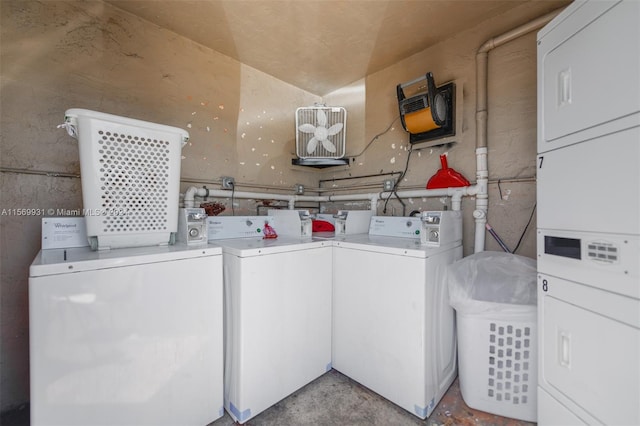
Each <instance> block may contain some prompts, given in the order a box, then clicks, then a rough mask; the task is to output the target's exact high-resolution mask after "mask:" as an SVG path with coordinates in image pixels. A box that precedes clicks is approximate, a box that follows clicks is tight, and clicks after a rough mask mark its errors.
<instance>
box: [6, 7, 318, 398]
mask: <svg viewBox="0 0 640 426" xmlns="http://www.w3.org/2000/svg"><path fill="white" fill-rule="evenodd" d="M0 12H1V21H0V22H1V26H2V28H1V31H2V33H1V45H0V47H1V51H0V53H1V67H2V69H1V71H2V81H1V99H0V101H1V103H2V104H1V107H2V115H1V118H0V119H1V122H0V125H1V128H2V135H1V138H2V140H1V143H2V144H1V159H0V160H1V165H2V167H3V168H5V169H6V168H17V169H30V170H44V171H54V172H62V173H70V174H78V173H79V159H78V148H77V141H76V140H75V139H72V138H71V137H69V136H68V135H67V134H66V132H65V131H64V130H58V129H56V125H58V124H60V123H62V122H63V120H64V111H65V110H66V109H68V108H87V109H93V110H97V111H102V112H108V113H113V114H116V115H123V116H129V117H133V118H138V119H143V120H148V121H152V122H157V123H162V124H167V125H171V126H176V127H181V128H183V129H185V130H188V131H189V133H190V141H189V143H188V145H187V146H185V148H184V149H183V152H182V154H183V157H184V159H183V162H182V176H183V178H186V179H195V180H204V181H210V182H217V181H218V180H219V178H220V176H223V175H228V176H234V177H235V178H236V179H237V180H239V181H242V182H249V183H260V184H268V185H278V186H289V187H293V185H294V184H295V183H302V184H305V185H307V186H309V185H311V184H312V182H315V178H313V174H309V173H305V171H304V170H296V169H294V168H293V167H292V166H291V155H290V153H291V152H295V146H294V140H293V138H294V132H293V127H294V124H293V119H294V115H293V114H294V111H295V108H296V107H298V106H300V105H309V104H313V102H316V101H319V100H320V99H319V97H317V96H315V95H312V94H310V93H308V92H305V91H303V90H300V89H298V88H296V87H294V86H291V85H289V84H286V83H283V82H282V81H279V80H277V79H275V78H273V77H270V76H268V75H266V74H264V73H261V72H259V71H257V70H255V69H252V68H250V67H247V66H244V65H242V64H240V63H239V62H237V61H235V60H233V59H230V58H229V57H226V56H224V55H221V54H219V53H217V52H214V51H211V50H210V49H207V48H204V47H202V46H200V45H198V44H196V43H194V42H192V41H190V40H187V39H185V38H183V37H180V36H178V35H176V34H174V33H171V32H169V31H166V30H163V29H162V28H159V27H157V26H154V25H151V24H149V23H147V22H146V21H143V20H141V19H139V18H137V17H134V16H132V15H130V14H127V13H124V12H122V11H120V10H118V9H116V8H114V7H112V6H109V5H107V4H104V3H102V2H75V1H68V2H59V1H47V2H34V1H22V2H21V1H18V2H16V1H3V2H2V5H1V9H0ZM0 184H1V185H2V186H1V200H0V209H6V210H5V212H9V213H7V214H5V215H3V216H1V217H0V221H1V223H0V226H1V233H2V234H1V238H0V251H1V261H2V271H1V274H2V281H1V287H0V290H1V296H2V311H1V318H0V321H1V324H2V349H1V354H0V355H1V364H0V372H1V378H0V395H1V397H2V401H1V406H0V410H4V409H6V408H9V407H12V406H15V405H17V404H20V403H23V402H25V401H28V399H29V391H28V390H29V384H28V380H29V373H28V371H29V370H28V362H29V356H28V292H27V283H28V266H29V264H30V263H31V261H32V260H33V258H34V256H35V255H36V253H37V252H38V250H39V247H40V219H41V216H38V217H36V216H30V217H24V216H17V215H16V214H12V213H10V211H12V209H20V208H41V209H44V210H48V209H49V208H54V209H57V208H65V209H77V208H81V207H82V198H81V190H80V181H79V179H76V178H66V177H52V176H39V175H28V174H23V173H18V174H16V173H2V174H1V180H0ZM189 185H190V183H188V182H185V183H183V185H182V186H183V188H184V187H186V186H189ZM313 185H315V183H314V184H313ZM211 186H212V187H214V186H215V185H211ZM222 201H223V202H224V203H225V204H227V205H229V203H230V200H222ZM258 203H259V202H258V201H251V200H248V201H244V202H238V203H237V204H239V212H244V213H254V212H255V208H256V205H257V204H258ZM229 207H230V206H229Z"/></svg>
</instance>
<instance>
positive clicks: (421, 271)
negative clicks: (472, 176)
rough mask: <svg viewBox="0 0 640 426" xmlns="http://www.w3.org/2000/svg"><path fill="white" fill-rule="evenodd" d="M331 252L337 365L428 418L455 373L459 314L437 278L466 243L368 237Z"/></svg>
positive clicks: (339, 244) (340, 244)
mask: <svg viewBox="0 0 640 426" xmlns="http://www.w3.org/2000/svg"><path fill="white" fill-rule="evenodd" d="M333 250H334V253H333V367H334V368H335V369H336V370H338V371H340V372H341V373H343V374H345V375H347V376H349V377H350V378H352V379H354V380H356V381H357V382H359V383H361V384H362V385H364V386H366V387H368V388H369V389H371V390H373V391H375V392H376V393H378V394H380V395H382V396H383V397H385V398H386V399H388V400H390V401H391V402H393V403H395V404H397V405H399V406H400V407H402V408H404V409H405V410H407V411H409V412H411V413H413V414H415V415H416V416H418V417H420V418H423V419H424V418H425V417H428V416H429V415H430V414H431V412H432V411H433V409H434V408H435V406H436V404H437V403H438V401H439V400H440V399H441V398H442V396H443V395H444V393H445V392H446V390H447V389H448V387H449V386H450V385H451V383H452V381H453V380H454V378H455V376H456V373H457V369H456V341H455V318H454V315H455V314H454V311H453V309H452V308H451V307H450V306H449V303H448V292H447V288H446V285H445V283H443V282H441V281H438V279H437V278H438V277H439V276H440V275H438V274H439V273H440V272H441V270H442V268H445V267H446V266H447V265H449V264H451V263H453V262H454V261H456V260H458V259H460V258H461V257H462V248H461V246H458V247H455V248H451V249H437V248H426V247H424V246H422V247H421V246H420V242H419V241H417V242H414V241H412V240H410V239H405V238H392V237H382V238H379V239H378V240H375V242H374V241H373V240H372V241H368V236H367V235H365V236H363V237H361V238H358V236H354V237H352V238H351V239H349V238H346V239H345V240H341V241H335V242H334V248H333Z"/></svg>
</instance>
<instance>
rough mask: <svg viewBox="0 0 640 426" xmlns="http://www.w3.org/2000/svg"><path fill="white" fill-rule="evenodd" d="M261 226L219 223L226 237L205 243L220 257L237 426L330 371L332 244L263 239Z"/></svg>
mask: <svg viewBox="0 0 640 426" xmlns="http://www.w3.org/2000/svg"><path fill="white" fill-rule="evenodd" d="M295 217H296V219H298V216H297V214H296V215H295ZM265 220H268V219H265V217H264V216H252V217H239V216H233V217H232V216H229V217H216V218H215V222H216V226H218V232H217V233H216V234H215V235H218V236H225V237H227V239H220V240H217V239H216V240H211V239H210V240H209V241H210V242H215V243H216V244H219V245H220V246H222V250H223V256H224V287H225V321H226V322H225V330H226V334H225V388H224V398H225V399H224V401H225V408H226V410H227V412H228V413H229V414H230V415H231V417H232V418H233V419H234V420H235V421H237V422H239V423H245V422H246V421H248V420H250V419H251V418H253V417H255V416H256V415H257V414H259V413H261V412H262V411H264V410H265V409H267V408H269V407H271V406H272V405H273V404H275V403H277V402H278V401H280V400H282V399H284V398H285V397H287V396H288V395H290V394H291V393H293V392H295V391H296V390H298V389H300V388H301V387H303V386H304V385H306V384H308V383H310V382H311V381H313V380H314V379H316V378H318V377H319V376H321V375H322V374H324V373H326V372H327V371H329V370H330V369H331V277H332V275H331V242H330V241H317V240H312V239H311V238H310V237H294V236H279V237H278V238H277V239H265V238H263V237H262V236H261V233H262V230H263V229H264V222H265ZM278 223H280V224H281V223H282V222H281V221H280V222H276V224H278ZM225 227H226V228H227V231H225ZM274 227H275V225H274ZM244 228H246V229H244ZM297 229H299V228H297ZM275 231H276V232H278V228H275ZM233 233H235V234H236V236H240V237H245V238H229V237H232V236H233ZM252 233H253V236H251V237H248V238H246V236H247V235H248V234H252ZM211 235H212V234H211V233H210V236H211Z"/></svg>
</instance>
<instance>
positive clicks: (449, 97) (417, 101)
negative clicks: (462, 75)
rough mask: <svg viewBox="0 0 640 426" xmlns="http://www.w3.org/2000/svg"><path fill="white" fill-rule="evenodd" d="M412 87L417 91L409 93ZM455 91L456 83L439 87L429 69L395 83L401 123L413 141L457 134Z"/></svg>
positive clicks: (417, 141)
mask: <svg viewBox="0 0 640 426" xmlns="http://www.w3.org/2000/svg"><path fill="white" fill-rule="evenodd" d="M425 82H426V83H425ZM419 83H421V84H419ZM418 84H419V85H418ZM409 87H411V88H412V89H413V90H414V92H415V93H414V94H413V95H411V96H410V97H407V96H406V95H405V92H404V89H406V88H409ZM455 91H456V86H455V84H454V83H447V84H444V85H442V86H440V87H436V85H435V83H434V80H433V74H432V73H430V72H428V73H427V74H426V75H425V76H424V77H419V78H416V79H415V80H412V81H409V82H407V83H402V84H398V86H396V92H397V95H398V107H399V109H400V118H401V120H402V126H403V127H404V129H405V130H406V131H407V132H409V135H410V137H409V141H410V142H411V143H412V144H414V143H419V142H426V141H431V140H435V139H440V138H444V137H447V136H453V135H455V133H456V128H455V106H454V103H455V97H456V96H455Z"/></svg>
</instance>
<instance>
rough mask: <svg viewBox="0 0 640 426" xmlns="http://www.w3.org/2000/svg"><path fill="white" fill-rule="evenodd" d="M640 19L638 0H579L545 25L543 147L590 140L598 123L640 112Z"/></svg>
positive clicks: (541, 62) (540, 40)
mask: <svg viewBox="0 0 640 426" xmlns="http://www.w3.org/2000/svg"><path fill="white" fill-rule="evenodd" d="M639 19H640V3H638V2H637V1H635V0H631V1H622V2H616V1H590V2H582V1H578V2H575V3H573V4H572V5H571V6H570V7H569V8H567V10H565V11H564V12H563V13H562V14H560V15H559V16H558V17H557V18H556V19H554V20H553V21H552V22H551V23H550V24H549V25H548V26H547V27H545V28H544V29H543V30H541V31H540V33H539V34H538V74H539V78H540V81H539V85H538V101H539V105H541V106H542V108H541V109H540V111H539V116H538V121H539V126H540V128H539V130H540V132H539V136H538V152H541V153H542V152H546V151H548V150H550V149H557V148H560V147H562V146H566V145H568V144H571V143H574V142H576V141H583V140H586V139H587V138H586V137H585V134H586V133H587V132H589V131H590V130H592V129H593V128H595V127H597V126H600V125H603V124H606V123H608V122H610V121H612V120H617V119H619V118H622V117H626V116H630V115H633V114H638V112H639V111H640V96H638V94H639V93H640V79H639V78H638V75H640V61H639V60H638V57H639V54H640V52H639V49H640V48H639V44H638V43H639V42H638V40H640V26H638V21H639ZM636 123H637V121H636ZM617 128H618V129H620V125H618V126H617ZM606 129H607V127H606V126H605V127H604V128H602V129H601V130H600V131H601V132H606Z"/></svg>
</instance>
